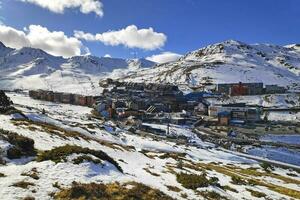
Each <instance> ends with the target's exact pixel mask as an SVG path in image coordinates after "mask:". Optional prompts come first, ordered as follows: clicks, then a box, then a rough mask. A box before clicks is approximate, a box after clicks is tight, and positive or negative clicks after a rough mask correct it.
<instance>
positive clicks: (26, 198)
mask: <svg viewBox="0 0 300 200" xmlns="http://www.w3.org/2000/svg"><path fill="white" fill-rule="evenodd" d="M23 200H35V198H34V197H25V198H24V199H23Z"/></svg>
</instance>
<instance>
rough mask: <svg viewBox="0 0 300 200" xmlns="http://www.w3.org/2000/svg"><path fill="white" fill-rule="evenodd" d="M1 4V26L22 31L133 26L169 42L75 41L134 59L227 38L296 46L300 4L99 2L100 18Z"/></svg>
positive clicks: (273, 0) (278, 0) (11, 0)
mask: <svg viewBox="0 0 300 200" xmlns="http://www.w3.org/2000/svg"><path fill="white" fill-rule="evenodd" d="M0 1H2V8H1V10H0V16H1V17H2V18H0V19H2V23H3V24H4V25H5V26H7V27H12V28H14V29H16V30H20V31H23V28H24V27H27V28H28V27H29V26H30V25H40V26H42V27H45V28H47V29H48V30H49V31H50V32H51V31H63V32H64V33H65V35H66V36H67V37H74V30H79V31H83V32H84V33H90V34H92V35H95V34H97V33H104V32H107V31H110V30H111V31H118V30H121V29H125V28H126V27H127V26H129V25H135V26H136V27H137V28H138V29H149V28H150V27H152V28H153V32H154V33H161V34H164V35H165V36H166V38H167V40H166V41H164V42H161V43H163V44H159V45H157V46H156V47H153V48H155V49H151V50H150V49H149V48H148V49H146V48H141V47H128V46H126V45H125V44H123V43H121V44H119V45H116V46H112V45H111V44H105V43H104V42H103V41H98V40H95V39H94V40H92V41H91V40H90V41H87V40H86V39H83V38H78V40H79V41H80V42H81V43H82V45H83V46H85V47H88V49H89V50H90V52H91V54H93V55H96V56H103V55H105V54H109V55H111V56H113V57H122V58H132V57H133V56H134V55H133V52H136V53H137V56H138V57H148V56H151V55H156V54H161V53H163V52H174V53H177V54H185V53H186V52H188V51H191V50H195V49H198V48H200V47H204V46H206V45H209V44H212V43H216V42H220V41H224V40H227V39H235V40H240V41H243V42H246V43H274V44H279V45H284V44H290V43H300V41H299V40H300V1H299V0H226V1H224V0H126V1H125V0H101V1H100V2H101V9H100V10H101V11H102V12H103V16H100V14H99V13H98V14H97V13H96V12H93V11H91V12H89V13H83V12H81V10H80V7H79V6H78V7H73V8H65V9H64V11H63V13H57V12H54V11H53V10H52V11H51V10H49V9H47V8H42V6H41V5H39V4H37V3H35V4H34V3H32V2H31V1H36V2H38V1H43V0H25V2H22V1H21V0H0ZM62 1H63V0H62ZM78 1H80V0H78ZM90 1H95V0H90ZM102 6H103V7H102ZM24 32H25V33H26V31H24ZM0 39H1V38H0ZM154 39H155V38H154ZM145 42H147V41H146V40H145ZM150 43H151V42H150ZM81 53H83V52H81ZM77 54H78V53H77Z"/></svg>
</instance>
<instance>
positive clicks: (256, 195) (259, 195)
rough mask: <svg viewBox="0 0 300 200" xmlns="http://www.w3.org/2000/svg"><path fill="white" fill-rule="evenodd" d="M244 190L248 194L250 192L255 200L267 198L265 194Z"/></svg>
mask: <svg viewBox="0 0 300 200" xmlns="http://www.w3.org/2000/svg"><path fill="white" fill-rule="evenodd" d="M246 190H247V191H248V192H250V193H251V195H252V196H254V197H257V198H262V197H266V196H267V195H266V194H265V193H262V192H258V191H255V190H251V189H248V188H246Z"/></svg>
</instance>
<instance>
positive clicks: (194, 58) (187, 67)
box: [127, 40, 300, 88]
mask: <svg viewBox="0 0 300 200" xmlns="http://www.w3.org/2000/svg"><path fill="white" fill-rule="evenodd" d="M299 75H300V47H299V45H289V46H284V47H283V46H276V45H269V44H254V45H248V44H245V43H242V42H239V41H234V40H228V41H225V42H222V43H218V44H214V45H210V46H207V47H205V48H202V49H199V50H196V51H193V52H190V53H188V54H186V55H185V56H183V57H181V58H180V59H179V60H178V61H175V62H170V63H165V64H161V65H157V66H155V67H154V68H151V69H142V70H139V71H137V72H136V73H135V74H133V75H130V76H128V77H127V80H131V81H149V82H169V83H176V84H182V85H192V86H198V85H200V84H203V83H227V82H238V81H242V82H263V83H265V84H278V85H282V86H290V87H293V88H297V87H298V88H299V86H300V77H299Z"/></svg>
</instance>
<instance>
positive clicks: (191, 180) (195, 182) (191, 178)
mask: <svg viewBox="0 0 300 200" xmlns="http://www.w3.org/2000/svg"><path fill="white" fill-rule="evenodd" d="M176 179H177V181H178V182H179V183H181V185H182V186H183V187H185V188H188V189H194V190H195V189H197V188H199V187H207V186H208V185H209V180H208V179H207V178H206V176H205V175H197V174H186V173H180V174H177V175H176Z"/></svg>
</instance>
